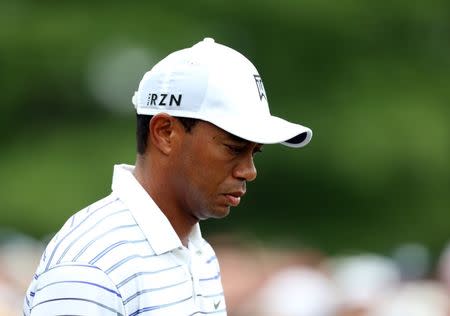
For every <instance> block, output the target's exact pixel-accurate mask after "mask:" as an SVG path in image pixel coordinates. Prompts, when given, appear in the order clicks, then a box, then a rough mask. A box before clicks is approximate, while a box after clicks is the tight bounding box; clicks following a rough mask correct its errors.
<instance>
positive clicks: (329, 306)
mask: <svg viewBox="0 0 450 316" xmlns="http://www.w3.org/2000/svg"><path fill="white" fill-rule="evenodd" d="M0 236H1V239H0V316H3V315H21V308H22V300H23V297H24V293H25V291H26V288H27V287H28V284H29V282H30V280H31V277H32V275H33V273H34V270H35V268H36V266H37V263H38V261H39V259H40V256H41V254H42V252H43V249H44V247H45V242H42V241H37V240H35V239H33V238H30V237H28V236H24V235H22V234H18V233H11V232H9V233H7V234H6V233H4V232H2V233H1V234H0ZM210 241H211V243H212V244H213V246H214V248H215V249H216V253H217V256H218V258H219V262H220V266H221V270H222V282H223V286H224V291H225V297H226V301H227V306H228V315H229V316H449V315H450V246H449V247H448V248H446V249H443V250H442V253H441V254H440V256H439V258H438V260H436V262H435V263H431V260H430V256H429V254H428V252H427V249H426V248H425V247H423V246H421V245H419V244H408V245H403V246H401V247H399V248H398V249H397V250H396V251H395V252H393V254H392V255H390V256H386V255H380V254H375V253H356V254H355V253H353V254H347V255H341V256H335V257H331V256H326V255H324V254H323V253H322V252H321V251H320V250H315V249H303V250H299V249H291V248H290V249H287V248H283V247H279V246H277V247H274V246H270V247H269V246H266V245H264V244H262V243H257V242H250V241H248V240H243V239H236V238H232V237H231V236H215V237H213V238H210Z"/></svg>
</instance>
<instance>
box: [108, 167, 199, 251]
mask: <svg viewBox="0 0 450 316" xmlns="http://www.w3.org/2000/svg"><path fill="white" fill-rule="evenodd" d="M133 171H134V166H131V165H126V164H121V165H115V166H114V174H113V181H112V190H113V192H114V193H115V194H116V195H117V196H118V197H119V198H120V199H121V200H122V201H123V202H124V203H125V205H126V206H127V207H128V208H129V209H130V212H131V214H132V215H133V217H134V219H135V220H136V223H137V224H138V225H139V227H140V228H141V230H142V231H143V233H144V235H145V237H146V238H147V240H148V242H149V243H150V245H151V247H152V248H153V250H154V251H155V253H156V254H157V255H160V254H162V253H165V252H168V251H170V250H173V249H175V248H178V247H181V246H182V243H181V240H180V238H179V237H178V235H177V233H176V232H175V230H174V229H173V227H172V225H171V224H170V222H169V220H168V219H167V217H166V216H165V215H164V213H163V212H162V211H161V210H160V208H159V207H158V206H157V205H156V203H155V202H154V201H153V199H152V198H151V197H150V195H148V193H147V191H145V189H144V188H143V187H142V186H141V184H140V183H139V182H138V181H137V180H136V178H135V177H134V175H133ZM189 240H190V241H191V242H192V243H193V244H194V245H195V246H196V247H200V246H201V240H202V236H201V231H200V225H199V224H198V223H197V224H195V226H194V227H193V229H192V231H191V233H190V235H189Z"/></svg>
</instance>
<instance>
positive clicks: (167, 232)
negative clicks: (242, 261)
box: [24, 165, 226, 316]
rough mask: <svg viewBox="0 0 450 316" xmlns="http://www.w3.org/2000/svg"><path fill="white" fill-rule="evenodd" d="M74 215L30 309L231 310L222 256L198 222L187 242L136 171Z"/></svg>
mask: <svg viewBox="0 0 450 316" xmlns="http://www.w3.org/2000/svg"><path fill="white" fill-rule="evenodd" d="M133 169H134V167H133V166H129V165H116V166H115V167H114V175H113V184H112V193H111V194H110V195H109V196H107V197H105V198H104V199H102V200H100V201H97V202H95V203H94V204H92V205H90V206H88V207H87V208H85V209H83V210H81V211H79V212H78V213H76V214H75V215H73V216H72V217H71V218H69V220H68V221H67V222H66V223H65V224H64V226H63V227H62V228H61V230H60V231H59V232H58V233H57V234H56V235H55V236H54V237H53V239H52V240H51V241H50V243H49V244H48V246H47V248H46V250H45V252H44V254H43V255H42V258H41V261H40V263H39V266H38V268H37V271H36V273H35V275H34V277H33V279H32V282H31V284H30V286H29V288H28V290H27V293H26V296H25V299H24V315H33V316H38V315H45V316H49V315H127V316H135V315H155V316H156V315H171V316H176V315H189V316H192V315H207V314H214V315H220V316H223V315H226V308H225V300H224V294H223V289H222V284H221V278H220V271H219V265H218V262H217V257H216V255H215V253H214V251H213V249H212V248H211V246H210V245H209V244H208V243H207V242H206V241H205V240H204V239H203V238H202V236H201V233H200V227H199V225H198V224H197V225H196V226H195V227H194V228H193V230H192V232H191V234H190V235H189V244H188V247H184V246H183V245H182V243H181V241H180V239H179V237H178V235H177V234H176V233H175V231H174V230H173V228H172V226H171V224H170V222H169V221H168V219H167V218H166V217H165V215H164V214H163V213H162V212H161V210H160V209H159V208H158V206H157V205H156V204H155V202H154V201H153V200H152V199H151V198H150V196H149V195H148V194H147V192H146V191H145V190H144V188H143V187H142V186H141V185H140V184H139V183H138V181H137V180H136V179H135V177H134V176H133V173H132V172H133Z"/></svg>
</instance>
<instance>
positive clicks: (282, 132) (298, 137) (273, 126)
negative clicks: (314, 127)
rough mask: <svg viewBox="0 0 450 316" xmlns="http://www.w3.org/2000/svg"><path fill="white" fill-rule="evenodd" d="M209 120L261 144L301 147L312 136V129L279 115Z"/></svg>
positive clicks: (232, 132)
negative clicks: (231, 119) (231, 120)
mask: <svg viewBox="0 0 450 316" xmlns="http://www.w3.org/2000/svg"><path fill="white" fill-rule="evenodd" d="M207 121H209V122H211V123H213V124H214V125H216V126H218V127H220V128H222V129H223V130H225V131H227V132H229V133H231V134H233V135H236V136H238V137H240V138H243V139H245V140H248V141H251V142H255V143H259V144H278V143H281V144H283V145H285V146H289V147H294V148H300V147H303V146H305V145H307V144H308V143H309V142H310V140H311V138H312V131H311V129H309V128H308V127H305V126H302V125H300V124H295V123H291V122H288V121H286V120H284V119H282V118H279V117H277V116H265V117H253V118H252V119H251V120H249V119H248V118H239V117H238V118H236V119H235V120H233V122H231V123H230V121H229V120H222V119H221V118H210V119H208V120H207Z"/></svg>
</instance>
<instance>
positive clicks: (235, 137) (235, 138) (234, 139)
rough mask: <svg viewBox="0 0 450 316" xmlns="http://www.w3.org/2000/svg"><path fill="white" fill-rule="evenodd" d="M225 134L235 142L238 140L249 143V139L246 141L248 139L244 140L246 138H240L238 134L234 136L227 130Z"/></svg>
mask: <svg viewBox="0 0 450 316" xmlns="http://www.w3.org/2000/svg"><path fill="white" fill-rule="evenodd" d="M227 136H228V137H229V138H231V140H233V141H235V142H238V143H251V142H250V141H248V140H246V139H243V138H241V137H239V136H236V135H234V134H231V133H228V132H227Z"/></svg>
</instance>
